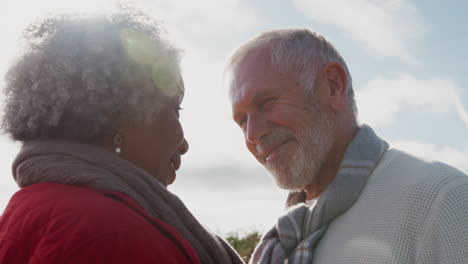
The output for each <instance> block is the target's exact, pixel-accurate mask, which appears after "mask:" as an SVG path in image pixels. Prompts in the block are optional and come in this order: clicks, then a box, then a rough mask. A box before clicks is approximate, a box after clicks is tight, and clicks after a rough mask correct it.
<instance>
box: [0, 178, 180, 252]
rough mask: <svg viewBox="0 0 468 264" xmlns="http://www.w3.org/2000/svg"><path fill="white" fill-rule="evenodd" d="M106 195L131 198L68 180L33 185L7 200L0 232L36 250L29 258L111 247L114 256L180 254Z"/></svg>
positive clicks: (149, 225) (109, 249)
mask: <svg viewBox="0 0 468 264" xmlns="http://www.w3.org/2000/svg"><path fill="white" fill-rule="evenodd" d="M105 194H113V195H115V196H117V197H120V198H122V199H124V200H125V201H130V200H131V199H130V198H128V197H126V196H125V195H122V194H118V193H112V192H102V191H97V190H93V189H89V188H84V187H78V186H72V185H64V184H56V183H41V184H34V185H31V186H29V187H26V188H23V189H21V190H20V191H18V192H17V193H16V194H15V195H14V196H13V197H12V199H11V200H10V203H9V205H8V206H7V208H6V210H5V212H4V214H3V216H2V218H1V219H0V232H2V233H4V231H5V232H6V233H11V234H16V235H15V236H16V238H15V241H9V243H10V244H11V245H12V247H13V244H12V243H24V241H28V243H29V244H31V246H30V247H31V249H34V252H33V251H31V252H30V254H29V257H31V254H34V255H35V256H36V257H38V256H40V257H41V258H42V257H45V258H48V259H62V260H65V259H64V258H66V259H67V261H71V260H73V259H74V258H76V257H77V256H78V255H80V256H81V258H89V259H94V258H95V257H98V256H99V254H101V253H104V252H107V251H109V252H111V251H112V252H115V253H114V254H117V256H118V257H117V259H119V258H120V259H125V257H132V258H133V257H136V256H138V255H140V257H142V258H145V257H146V254H145V253H151V254H150V255H155V256H157V257H159V258H162V259H164V257H163V256H168V257H171V256H172V255H177V254H180V252H178V250H177V248H173V247H171V246H167V245H170V241H165V240H166V239H167V238H166V237H165V236H164V234H162V233H161V232H160V231H158V230H157V229H155V228H154V227H153V226H152V225H151V223H148V221H146V220H145V218H144V217H142V216H141V215H139V214H138V213H137V212H135V211H133V210H131V209H130V208H127V207H126V206H125V205H124V204H122V203H120V202H118V201H116V200H115V199H112V198H110V197H109V196H107V195H105ZM130 202H131V201H130ZM167 242H169V243H167ZM41 249H44V250H45V251H46V252H44V251H43V250H41ZM99 252H101V253H99ZM50 254H52V255H53V257H52V256H51V255H50ZM109 254H110V253H109ZM108 257H111V256H108Z"/></svg>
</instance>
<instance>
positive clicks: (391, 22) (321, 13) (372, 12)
mask: <svg viewBox="0 0 468 264" xmlns="http://www.w3.org/2000/svg"><path fill="white" fill-rule="evenodd" d="M294 4H295V6H296V8H297V9H298V10H299V11H300V12H302V13H303V14H304V15H305V16H306V17H308V18H310V19H312V20H315V21H317V22H321V23H325V24H332V25H334V26H336V27H338V28H340V29H341V30H343V31H344V32H346V33H347V34H348V35H349V36H350V37H351V38H352V39H354V40H355V41H357V42H358V43H360V44H361V45H363V47H364V48H365V49H366V50H367V51H369V52H370V53H371V54H374V55H378V56H384V57H395V56H396V57H398V58H399V59H401V60H403V61H405V62H408V63H416V59H415V58H414V56H413V55H412V52H411V50H410V47H409V43H410V41H411V40H413V39H415V38H416V37H417V36H419V35H421V33H422V32H424V31H425V28H424V25H423V22H422V19H421V18H420V16H419V14H418V11H417V10H416V8H414V7H413V6H412V5H411V4H409V3H407V2H406V1H405V0H354V1H348V0H314V1H310V0H295V1H294Z"/></svg>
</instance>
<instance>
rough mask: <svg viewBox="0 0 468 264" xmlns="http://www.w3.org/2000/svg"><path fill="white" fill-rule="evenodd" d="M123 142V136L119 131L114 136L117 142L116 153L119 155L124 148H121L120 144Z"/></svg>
mask: <svg viewBox="0 0 468 264" xmlns="http://www.w3.org/2000/svg"><path fill="white" fill-rule="evenodd" d="M121 143H122V138H121V137H120V134H119V133H117V134H116V135H115V136H114V144H115V153H116V154H117V155H120V153H121V152H122V149H121V148H120V144H121Z"/></svg>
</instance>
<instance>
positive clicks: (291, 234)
mask: <svg viewBox="0 0 468 264" xmlns="http://www.w3.org/2000/svg"><path fill="white" fill-rule="evenodd" d="M387 149H388V144H387V142H385V141H384V140H382V139H380V138H379V137H377V135H375V133H374V131H373V130H372V129H371V128H370V127H369V126H366V125H364V126H363V127H362V128H361V129H360V130H359V132H358V134H357V135H356V136H355V137H354V139H353V141H352V142H351V143H350V145H349V146H348V148H347V150H346V152H345V155H344V158H343V160H342V162H341V164H340V168H339V170H338V173H337V175H336V177H335V179H334V180H333V182H332V183H331V184H330V186H329V187H327V189H326V190H325V191H324V193H323V194H322V195H321V196H320V197H319V198H318V200H317V202H316V203H315V205H314V206H307V205H305V204H304V203H299V204H297V205H295V206H292V207H290V208H289V209H288V210H287V211H286V213H285V214H284V215H283V216H281V217H280V218H279V219H278V221H277V223H276V225H275V227H273V228H272V229H271V230H269V231H268V232H266V233H265V234H264V235H263V237H262V239H261V241H260V244H259V245H258V246H257V248H256V249H255V251H254V253H253V255H252V258H251V261H250V263H254V264H257V263H258V264H284V263H285V261H286V260H288V262H287V263H289V264H310V263H313V257H314V251H315V248H316V246H317V244H318V243H319V241H320V239H321V238H322V236H323V234H325V232H326V231H327V228H328V225H329V224H330V222H331V221H333V220H334V219H335V218H336V217H338V216H340V215H341V214H343V213H344V212H346V210H348V209H349V208H350V207H351V206H352V205H353V204H354V202H355V201H356V200H357V199H358V198H359V195H360V194H361V191H362V190H363V189H364V187H365V186H366V183H367V179H368V178H369V175H370V174H371V173H372V171H373V169H374V168H375V167H376V166H377V163H378V161H379V160H380V158H381V157H382V155H383V153H384V152H385V151H386V150H387ZM298 197H299V198H298ZM301 198H302V199H303V198H304V195H303V193H297V194H296V195H290V197H289V199H288V205H291V204H294V203H297V202H298V199H301Z"/></svg>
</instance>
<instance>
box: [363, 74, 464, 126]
mask: <svg viewBox="0 0 468 264" xmlns="http://www.w3.org/2000/svg"><path fill="white" fill-rule="evenodd" d="M460 90H461V88H460V87H459V86H458V85H457V84H456V83H455V82H454V81H452V80H450V79H445V78H431V79H417V78H415V77H414V76H411V75H408V74H402V75H400V76H398V77H397V78H395V79H385V78H383V77H377V78H375V79H373V80H371V81H369V82H368V83H367V84H366V85H365V86H364V87H363V88H362V89H360V90H358V91H357V92H356V100H357V105H358V109H359V119H360V121H361V122H364V123H369V124H372V125H374V126H385V125H391V124H394V123H396V122H397V121H398V114H399V113H400V112H401V111H402V110H403V109H406V108H412V109H416V110H419V111H423V112H427V113H431V114H447V113H449V112H451V111H454V112H456V113H457V114H458V116H459V117H460V119H461V120H462V121H463V122H464V123H465V125H466V126H467V127H468V113H467V112H466V110H465V108H464V106H463V104H462V102H461V100H460V97H459V91H460Z"/></svg>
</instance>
